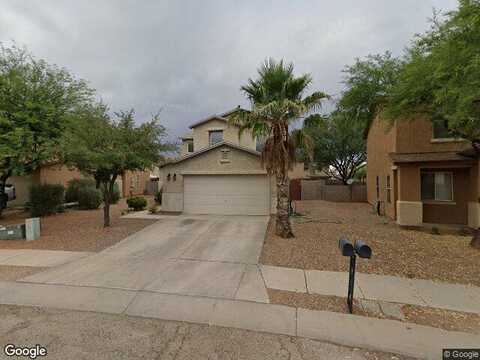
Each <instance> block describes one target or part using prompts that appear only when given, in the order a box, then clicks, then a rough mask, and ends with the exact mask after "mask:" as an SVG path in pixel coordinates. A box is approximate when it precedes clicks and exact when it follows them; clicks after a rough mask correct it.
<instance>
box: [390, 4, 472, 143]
mask: <svg viewBox="0 0 480 360" xmlns="http://www.w3.org/2000/svg"><path fill="white" fill-rule="evenodd" d="M386 110H387V111H386V114H387V115H388V117H389V118H390V119H393V120H397V119H401V118H408V117H410V116H412V115H415V114H419V113H421V114H426V115H428V116H429V117H430V118H431V119H435V118H438V117H441V118H444V119H446V120H447V121H448V125H449V128H450V129H451V130H452V131H453V132H455V133H457V134H458V135H460V136H462V137H464V138H465V139H469V140H471V141H472V143H473V144H474V145H476V149H477V151H480V1H479V0H459V8H458V9H457V10H455V11H451V12H448V13H447V14H446V16H445V17H444V18H443V19H442V18H441V16H439V14H435V15H434V18H433V20H432V26H431V29H430V30H429V31H428V32H426V33H425V34H422V35H419V36H418V37H417V38H416V39H415V41H414V43H413V45H412V46H411V48H410V49H409V51H408V54H407V59H406V63H405V65H404V66H403V68H402V70H401V72H400V74H399V79H398V82H397V83H396V84H395V86H393V87H392V89H391V93H390V101H389V104H388V106H387V109H386Z"/></svg>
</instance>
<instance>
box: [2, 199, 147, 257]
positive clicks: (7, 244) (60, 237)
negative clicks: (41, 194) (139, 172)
mask: <svg viewBox="0 0 480 360" xmlns="http://www.w3.org/2000/svg"><path fill="white" fill-rule="evenodd" d="M146 198H147V199H148V201H149V204H151V203H153V197H151V196H148V197H146ZM125 209H127V205H126V201H125V199H121V200H120V201H119V203H118V204H116V205H112V207H111V209H110V214H111V226H110V227H109V228H106V229H105V228H103V210H102V209H98V210H73V209H71V210H67V211H66V212H65V213H63V214H57V215H53V216H47V217H44V218H42V219H41V222H42V235H41V237H40V239H39V240H35V241H29V242H27V241H20V240H3V241H0V249H48V250H69V251H100V250H103V249H105V248H107V247H109V246H112V245H113V244H115V243H117V242H119V241H121V240H123V239H124V238H126V237H127V236H129V235H131V234H133V233H135V232H137V231H139V230H141V229H143V228H144V227H146V226H148V225H150V224H153V223H154V222H155V220H145V219H121V218H120V216H121V212H122V210H125ZM27 215H28V214H25V213H10V214H8V213H6V214H5V217H4V218H2V219H0V224H1V225H3V224H14V223H19V222H22V221H23V219H24V218H25V217H26V216H27Z"/></svg>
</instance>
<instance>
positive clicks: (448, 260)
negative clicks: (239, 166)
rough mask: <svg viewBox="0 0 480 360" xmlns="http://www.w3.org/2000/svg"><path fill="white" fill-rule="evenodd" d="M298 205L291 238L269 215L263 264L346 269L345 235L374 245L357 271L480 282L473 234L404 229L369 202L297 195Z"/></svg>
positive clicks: (476, 283)
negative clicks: (308, 198) (303, 198)
mask: <svg viewBox="0 0 480 360" xmlns="http://www.w3.org/2000/svg"><path fill="white" fill-rule="evenodd" d="M296 209H297V212H299V213H301V214H302V215H303V216H299V217H293V218H292V224H293V229H294V233H295V236H296V237H295V238H293V239H282V238H280V237H278V236H276V235H275V234H274V218H272V220H271V221H270V224H269V227H268V230H267V237H266V239H265V243H264V246H263V250H262V255H261V258H260V262H261V263H262V264H265V265H275V266H285V267H292V268H301V269H316V270H329V271H348V258H345V257H343V256H341V255H340V253H339V250H338V240H339V239H340V238H341V237H347V238H348V239H350V240H351V241H354V240H356V239H362V240H364V241H366V242H367V243H368V244H369V245H370V246H371V247H372V249H373V257H372V259H370V260H366V259H359V260H358V261H357V271H359V272H364V273H372V274H380V275H394V276H401V277H408V278H419V279H431V280H441V281H446V282H451V283H462V284H473V285H477V286H480V266H478V264H479V263H480V251H478V250H475V249H473V248H472V247H470V246H469V243H470V240H471V238H470V237H469V236H460V235H452V234H445V235H434V234H430V233H427V232H423V231H416V230H406V229H401V228H399V227H398V226H397V225H396V224H395V223H394V222H392V221H390V220H388V219H387V218H385V217H379V216H377V215H375V214H374V213H373V211H372V207H371V206H370V205H369V204H366V203H333V202H326V201H316V200H315V201H298V202H296Z"/></svg>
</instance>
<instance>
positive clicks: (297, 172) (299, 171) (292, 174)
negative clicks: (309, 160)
mask: <svg viewBox="0 0 480 360" xmlns="http://www.w3.org/2000/svg"><path fill="white" fill-rule="evenodd" d="M307 175H308V174H307V172H306V171H305V164H304V163H303V162H297V163H295V164H293V166H292V169H291V170H290V171H289V172H288V177H289V179H304V178H306V177H307Z"/></svg>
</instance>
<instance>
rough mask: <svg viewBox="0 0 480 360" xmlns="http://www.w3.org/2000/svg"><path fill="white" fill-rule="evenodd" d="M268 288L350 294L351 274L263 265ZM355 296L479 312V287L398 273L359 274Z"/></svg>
mask: <svg viewBox="0 0 480 360" xmlns="http://www.w3.org/2000/svg"><path fill="white" fill-rule="evenodd" d="M260 268H261V271H262V275H263V278H264V279H265V284H266V286H267V288H271V289H277V290H286V291H295V292H304V293H310V294H320V295H333V296H341V297H346V296H347V286H348V273H346V272H335V271H318V270H305V271H304V270H302V269H291V268H284V267H277V266H266V265H261V266H260ZM355 283H356V286H355V290H354V296H355V297H356V298H357V299H366V300H378V301H385V302H393V303H400V304H411V305H418V306H428V307H433V308H440V309H447V310H454V311H463V312H469V313H475V314H480V301H479V299H480V287H476V286H469V285H461V284H448V283H442V282H436V281H430V280H419V279H407V278H400V277H395V276H386V275H373V274H364V273H357V274H356V282H355Z"/></svg>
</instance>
